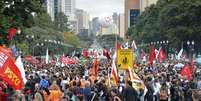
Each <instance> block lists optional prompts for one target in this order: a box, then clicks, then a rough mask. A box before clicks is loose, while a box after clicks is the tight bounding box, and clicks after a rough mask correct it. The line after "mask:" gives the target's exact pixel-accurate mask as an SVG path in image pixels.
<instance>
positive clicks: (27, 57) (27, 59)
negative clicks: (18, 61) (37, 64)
mask: <svg viewBox="0 0 201 101" xmlns="http://www.w3.org/2000/svg"><path fill="white" fill-rule="evenodd" d="M24 59H25V60H26V61H32V60H33V57H32V56H31V55H27V56H25V57H24Z"/></svg>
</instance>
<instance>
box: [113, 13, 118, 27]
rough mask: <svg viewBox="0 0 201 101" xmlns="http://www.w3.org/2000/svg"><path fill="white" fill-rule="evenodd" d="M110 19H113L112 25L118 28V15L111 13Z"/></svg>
mask: <svg viewBox="0 0 201 101" xmlns="http://www.w3.org/2000/svg"><path fill="white" fill-rule="evenodd" d="M112 19H113V23H114V24H116V25H117V26H118V24H119V15H118V14H117V13H113V15H112Z"/></svg>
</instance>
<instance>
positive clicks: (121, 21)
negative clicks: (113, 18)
mask: <svg viewBox="0 0 201 101" xmlns="http://www.w3.org/2000/svg"><path fill="white" fill-rule="evenodd" d="M124 18H125V17H124V14H119V36H120V37H121V38H124V37H125V29H124V28H125V23H124Z"/></svg>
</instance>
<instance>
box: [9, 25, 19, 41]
mask: <svg viewBox="0 0 201 101" xmlns="http://www.w3.org/2000/svg"><path fill="white" fill-rule="evenodd" d="M16 33H17V29H15V28H10V29H8V36H7V38H8V40H12V39H13V37H14V36H15V34H16Z"/></svg>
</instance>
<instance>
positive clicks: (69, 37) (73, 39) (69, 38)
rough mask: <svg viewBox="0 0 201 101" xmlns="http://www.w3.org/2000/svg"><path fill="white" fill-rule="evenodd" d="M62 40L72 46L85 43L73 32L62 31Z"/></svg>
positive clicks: (79, 45) (77, 46) (80, 45)
mask: <svg viewBox="0 0 201 101" xmlns="http://www.w3.org/2000/svg"><path fill="white" fill-rule="evenodd" d="M64 42H65V43H68V44H70V45H73V47H76V48H79V47H82V46H84V45H85V43H84V42H81V41H80V39H79V38H78V37H77V36H76V35H75V34H74V33H73V32H65V33H64Z"/></svg>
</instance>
